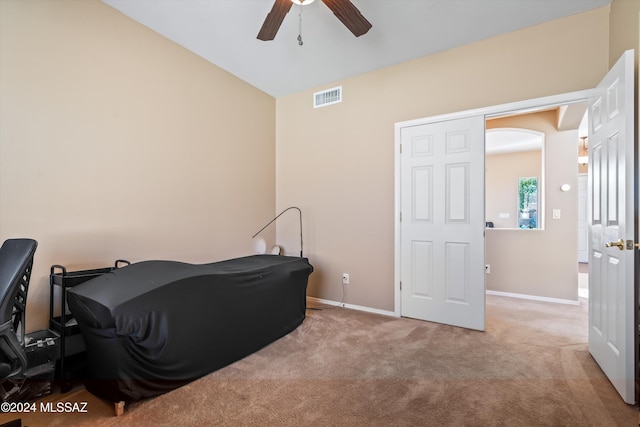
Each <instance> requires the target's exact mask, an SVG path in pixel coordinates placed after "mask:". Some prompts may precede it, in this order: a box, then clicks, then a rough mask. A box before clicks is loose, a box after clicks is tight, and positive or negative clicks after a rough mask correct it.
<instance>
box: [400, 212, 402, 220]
mask: <svg viewBox="0 0 640 427" xmlns="http://www.w3.org/2000/svg"><path fill="white" fill-rule="evenodd" d="M400 222H402V212H400Z"/></svg>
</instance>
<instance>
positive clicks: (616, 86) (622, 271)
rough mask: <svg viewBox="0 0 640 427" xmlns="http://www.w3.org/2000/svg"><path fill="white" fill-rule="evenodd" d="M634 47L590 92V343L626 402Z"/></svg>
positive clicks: (632, 306)
mask: <svg viewBox="0 0 640 427" xmlns="http://www.w3.org/2000/svg"><path fill="white" fill-rule="evenodd" d="M633 61H634V60H633V51H627V52H625V54H624V55H623V56H622V58H620V60H619V61H618V62H617V63H616V65H614V67H613V68H612V69H611V71H609V73H608V74H607V75H606V76H605V78H604V79H603V80H602V82H601V83H600V84H599V85H598V87H597V88H596V89H595V90H594V95H593V97H590V99H589V204H590V206H591V209H590V218H589V235H590V246H589V351H590V352H591V354H592V355H593V357H594V359H595V360H596V361H597V362H598V364H599V365H600V367H601V368H602V370H603V371H604V373H605V374H606V375H607V377H608V378H609V380H610V381H611V383H612V384H613V385H614V387H615V388H616V390H618V393H620V395H621V396H622V398H623V399H624V401H625V402H627V403H630V404H633V403H635V393H634V377H635V375H634V374H635V371H634V343H635V341H634V333H633V331H634V312H635V310H636V308H637V304H636V302H635V301H634V258H635V249H634V234H635V217H634V200H635V199H634V195H635V193H634V130H633V129H634V128H633V124H634V117H633V115H634V111H633V110H634V108H633V96H634V95H633V91H634V88H633V73H634V65H633Z"/></svg>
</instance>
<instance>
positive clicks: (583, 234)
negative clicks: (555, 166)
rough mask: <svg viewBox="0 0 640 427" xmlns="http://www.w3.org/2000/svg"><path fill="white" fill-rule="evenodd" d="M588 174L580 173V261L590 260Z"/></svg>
mask: <svg viewBox="0 0 640 427" xmlns="http://www.w3.org/2000/svg"><path fill="white" fill-rule="evenodd" d="M587 182H588V181H587V175H578V262H585V263H586V262H589V227H588V224H589V221H588V220H587V210H588V209H587V208H588V206H589V205H588V203H587V200H588V197H587V193H588V186H587Z"/></svg>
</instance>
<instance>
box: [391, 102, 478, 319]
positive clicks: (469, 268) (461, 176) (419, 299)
mask: <svg viewBox="0 0 640 427" xmlns="http://www.w3.org/2000/svg"><path fill="white" fill-rule="evenodd" d="M484 128H485V118H484V116H483V115H480V116H473V117H468V118H462V119H453V120H445V121H439V122H434V123H426V124H421V125H417V126H407V127H403V128H402V129H401V130H400V143H401V145H400V148H401V154H400V168H401V175H400V181H401V191H400V199H401V200H400V206H401V216H400V218H401V219H400V221H401V233H400V234H401V242H402V243H401V246H400V258H401V261H400V269H401V300H402V315H403V316H407V317H413V318H416V319H422V320H429V321H433V322H439V323H445V324H449V325H454V326H462V327H465V328H471V329H477V330H484V327H485V284H484V274H485V273H484V228H485V222H484V215H485V214H484V134H485V132H484V130H485V129H484Z"/></svg>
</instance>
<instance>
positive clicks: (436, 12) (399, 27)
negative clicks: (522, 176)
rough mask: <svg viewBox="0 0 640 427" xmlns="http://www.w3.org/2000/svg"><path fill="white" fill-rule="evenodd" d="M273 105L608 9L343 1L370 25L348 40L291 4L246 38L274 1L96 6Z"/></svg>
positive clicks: (602, 2)
mask: <svg viewBox="0 0 640 427" xmlns="http://www.w3.org/2000/svg"><path fill="white" fill-rule="evenodd" d="M102 1H104V2H105V3H107V4H108V5H110V6H113V7H114V8H116V9H118V10H120V11H121V12H122V13H124V14H125V15H127V16H129V17H131V18H132V19H134V20H136V21H138V22H139V23H141V24H143V25H145V26H147V27H149V28H151V29H152V30H154V31H156V32H158V33H160V34H162V35H163V36H165V37H167V38H168V39H170V40H173V41H174V42H176V43H178V44H179V45H181V46H183V47H185V48H187V49H189V50H191V51H192V52H194V53H196V54H198V55H200V56H202V57H203V58H205V59H207V60H208V61H210V62H212V63H214V64H216V65H217V66H219V67H221V68H223V69H225V70H227V71H228V72H230V73H232V74H234V75H235V76H237V77H239V78H241V79H243V80H245V81H247V82H248V83H250V84H252V85H253V86H255V87H257V88H259V89H261V90H263V91H265V92H267V93H268V94H270V95H272V96H274V97H279V96H283V95H288V94H291V93H296V92H300V91H302V90H306V89H309V88H313V87H316V86H321V85H327V84H330V83H331V82H334V81H336V80H341V79H344V78H347V77H350V76H354V75H358V74H361V73H365V72H368V71H372V70H376V69H380V68H384V67H387V66H390V65H393V64H398V63H401V62H405V61H408V60H411V59H414V58H419V57H422V56H426V55H430V54H433V53H437V52H441V51H444V50H447V49H451V48H454V47H457V46H461V45H464V44H468V43H471V42H474V41H477V40H482V39H486V38H489V37H492V36H496V35H499V34H503V33H507V32H510V31H515V30H518V29H522V28H525V27H529V26H532V25H536V24H540V23H542V22H546V21H550V20H553V19H557V18H560V17H564V16H568V15H572V14H575V13H580V12H584V11H587V10H591V9H595V8H598V7H602V6H606V5H608V4H609V3H610V2H611V0H352V3H353V4H354V5H355V6H356V7H357V8H358V9H359V10H360V12H361V13H362V14H363V15H364V16H365V17H366V18H367V19H368V20H369V22H371V24H373V28H372V29H371V30H370V31H369V32H368V33H367V34H365V35H363V36H361V37H358V38H356V37H354V36H353V34H351V32H349V31H348V30H347V29H346V28H345V27H344V26H343V25H342V23H341V22H340V21H339V20H338V19H337V18H336V17H335V16H334V15H333V14H332V13H331V11H330V10H329V8H328V7H327V6H326V5H325V4H324V3H322V1H315V2H314V3H312V4H309V5H307V6H304V9H303V10H304V12H303V14H302V37H303V40H304V45H302V46H299V45H298V42H297V40H296V38H297V36H298V28H299V19H298V14H299V11H300V6H296V5H294V6H293V7H292V8H291V11H290V12H289V13H288V15H287V16H286V17H285V19H284V22H283V23H282V26H281V27H280V30H279V32H278V34H277V36H276V38H275V40H273V41H270V42H264V41H260V40H258V39H256V35H257V34H258V31H259V30H260V27H261V26H262V22H263V21H264V19H265V17H266V16H267V13H268V12H269V11H270V10H271V7H272V5H273V1H274V0H153V1H152V0H102Z"/></svg>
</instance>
